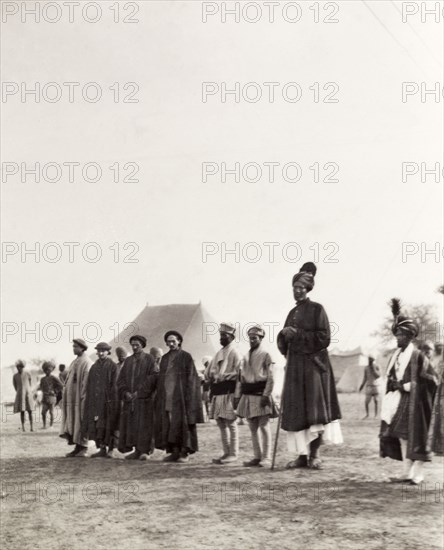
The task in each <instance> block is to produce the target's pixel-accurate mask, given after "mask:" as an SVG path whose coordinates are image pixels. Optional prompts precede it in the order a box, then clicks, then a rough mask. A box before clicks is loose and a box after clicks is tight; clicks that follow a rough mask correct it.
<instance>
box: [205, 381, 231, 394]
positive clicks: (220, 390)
mask: <svg viewBox="0 0 444 550" xmlns="http://www.w3.org/2000/svg"><path fill="white" fill-rule="evenodd" d="M235 389H236V380H223V381H222V382H217V383H213V384H211V386H210V391H211V395H212V396H213V395H227V394H229V393H234V390H235Z"/></svg>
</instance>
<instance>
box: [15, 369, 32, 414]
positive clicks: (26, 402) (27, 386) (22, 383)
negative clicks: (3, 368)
mask: <svg viewBox="0 0 444 550" xmlns="http://www.w3.org/2000/svg"><path fill="white" fill-rule="evenodd" d="M12 383H13V385H14V389H15V391H16V392H17V393H16V396H15V401H14V412H15V413H19V412H24V411H32V409H33V402H34V401H33V398H32V391H31V375H30V374H29V372H26V371H25V370H22V372H21V373H19V372H16V373H15V374H14V376H13V377H12Z"/></svg>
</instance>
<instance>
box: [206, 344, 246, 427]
mask: <svg viewBox="0 0 444 550" xmlns="http://www.w3.org/2000/svg"><path fill="white" fill-rule="evenodd" d="M241 362H242V356H241V354H240V353H239V351H238V350H237V348H236V346H235V343H234V341H233V342H231V343H230V344H228V345H227V346H225V347H223V348H221V349H220V350H219V351H218V352H217V353H216V355H215V356H214V357H213V360H212V361H211V363H210V364H209V365H208V368H207V370H206V371H205V377H206V379H207V380H208V381H209V382H210V393H212V392H211V387H212V386H213V385H214V384H218V383H220V382H232V383H233V385H234V387H235V386H236V382H237V381H238V379H239V372H240V366H241ZM234 391H235V390H234V389H233V391H232V392H230V393H225V394H222V395H213V394H212V395H211V402H210V415H209V416H210V418H213V419H217V418H224V419H225V420H236V413H235V412H234V408H233V398H234Z"/></svg>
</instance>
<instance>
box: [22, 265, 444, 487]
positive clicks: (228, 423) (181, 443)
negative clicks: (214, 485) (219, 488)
mask: <svg viewBox="0 0 444 550" xmlns="http://www.w3.org/2000/svg"><path fill="white" fill-rule="evenodd" d="M316 271H317V269H316V266H315V265H314V264H313V263H311V262H309V263H306V264H304V265H303V266H302V268H301V269H300V271H299V272H298V273H297V274H296V275H295V276H294V277H293V279H292V290H293V296H294V298H295V300H296V306H295V307H294V308H293V309H292V310H291V311H290V313H289V314H288V316H287V319H286V321H285V325H284V328H283V329H282V330H281V332H280V333H279V334H278V338H277V345H278V348H279V351H280V352H281V353H282V354H283V355H284V356H285V359H286V367H285V377H284V386H283V391H282V395H281V403H280V413H279V415H278V411H277V408H276V406H275V404H274V402H273V398H272V391H273V384H274V381H273V360H272V358H271V356H270V354H269V353H268V351H267V350H266V349H264V347H263V346H262V341H263V338H264V336H265V331H264V330H263V328H262V327H261V326H260V325H255V326H253V327H251V328H250V329H249V330H248V339H249V343H250V349H249V351H248V352H247V354H245V356H244V357H242V356H241V354H240V353H239V351H238V349H237V347H236V344H235V327H234V326H233V325H231V324H230V323H222V324H221V325H220V327H219V335H220V344H221V348H220V349H219V350H218V352H217V353H216V354H215V356H214V357H213V358H212V359H211V358H209V357H205V358H204V364H205V372H204V378H205V383H204V390H205V392H208V390H209V396H208V399H206V402H205V405H206V411H207V413H208V416H209V418H212V419H214V420H215V421H216V424H217V426H218V428H219V431H220V439H221V454H220V456H217V457H215V458H214V459H213V460H212V462H213V463H215V464H220V465H224V464H235V463H237V461H238V458H239V437H238V424H237V417H242V418H246V419H247V422H248V425H249V428H250V432H251V440H252V449H253V457H252V458H251V460H248V461H245V462H244V463H243V464H244V466H247V467H255V466H257V467H260V466H267V465H269V464H270V462H271V460H272V436H271V430H270V422H269V420H270V418H273V417H276V416H279V424H278V425H279V427H282V429H283V430H285V431H286V432H287V448H288V451H289V453H290V454H291V455H292V460H291V461H290V462H288V464H287V468H288V469H294V468H310V469H313V470H319V469H322V468H323V464H322V461H321V457H320V447H321V444H322V443H324V442H331V443H336V444H340V443H342V433H341V426H340V419H341V412H340V407H339V402H338V397H337V393H336V387H335V381H334V376H333V370H332V367H331V363H330V360H329V356H328V352H327V348H328V346H329V343H330V326H329V321H328V317H327V314H326V312H325V310H324V308H323V307H322V305H321V304H319V303H316V302H312V301H310V299H309V298H308V297H307V294H308V293H309V292H310V291H311V290H312V289H313V287H314V279H315V275H316ZM392 311H393V315H394V321H393V326H392V331H393V334H394V336H395V338H396V340H397V344H398V348H397V350H396V351H395V352H394V353H393V355H392V357H391V358H390V361H389V365H388V370H387V374H388V378H387V388H386V393H385V395H384V396H383V398H382V407H381V421H382V423H381V430H380V434H379V437H380V455H381V456H382V457H385V456H388V457H390V458H393V459H395V460H402V461H403V462H404V465H405V471H404V475H403V476H401V477H400V478H394V479H393V481H394V482H409V483H413V484H418V483H421V482H422V480H423V477H424V476H423V464H424V462H426V461H429V460H430V459H431V455H432V453H435V454H441V455H442V454H443V453H444V431H443V430H444V429H443V423H442V417H443V398H442V393H443V391H442V386H443V382H442V373H440V374H441V382H440V385H439V388H438V391H436V390H437V386H438V376H437V373H436V372H435V370H434V368H433V366H432V363H431V362H430V361H429V357H428V356H427V353H422V352H421V351H419V350H418V349H416V348H415V346H414V345H413V341H414V339H415V338H416V337H417V335H418V332H419V328H418V325H417V323H416V322H415V320H414V319H411V318H410V317H408V316H405V315H401V309H400V304H399V301H398V300H396V299H394V300H393V301H392ZM164 340H165V343H166V346H167V348H168V352H167V353H166V354H165V355H163V353H162V350H160V349H159V348H152V349H151V350H150V353H149V354H147V353H145V351H144V349H145V347H146V344H147V341H146V338H145V337H144V336H140V335H135V336H132V337H131V338H130V345H131V348H132V351H133V354H132V355H131V356H129V357H127V354H126V351H125V350H124V349H123V348H117V349H116V355H117V358H118V361H117V363H115V362H114V361H113V360H112V359H111V357H110V354H111V351H112V350H111V347H110V346H109V345H108V344H106V343H103V342H102V343H99V344H97V346H96V348H95V349H96V351H97V355H98V358H97V360H96V362H95V363H94V364H93V365H91V363H92V362H91V360H90V358H89V357H88V356H87V355H86V351H87V345H86V343H85V342H84V341H83V340H81V339H75V340H73V351H74V354H75V355H76V359H75V360H74V361H73V362H72V364H71V366H70V367H69V369H68V371H67V376H66V380H65V384H64V387H63V398H62V402H61V409H62V424H61V431H60V436H61V437H63V438H65V439H66V440H67V441H68V444H70V445H75V447H74V450H73V451H71V452H70V453H68V454H67V456H69V457H82V456H86V454H87V445H88V440H93V441H95V443H96V446H97V452H95V453H94V454H93V455H92V457H110V458H111V457H112V456H113V453H114V449H116V448H117V449H118V450H119V451H120V452H121V453H125V454H126V457H125V458H127V459H130V460H135V459H138V460H147V459H148V458H149V457H150V455H151V454H152V453H153V451H154V449H155V448H157V449H161V450H164V451H165V452H166V456H165V458H164V460H165V461H167V462H188V460H189V455H191V454H193V453H195V452H196V451H198V437H197V429H196V426H197V424H199V423H201V422H203V406H202V396H201V379H200V378H199V376H198V373H197V370H196V367H195V364H194V361H193V358H192V356H191V355H190V354H189V353H188V352H187V351H185V350H183V349H182V344H183V337H182V335H181V334H180V333H179V332H177V331H175V330H169V331H168V332H166V334H165V335H164ZM17 370H18V371H19V372H18V373H17V374H16V375H15V377H14V385H15V386H16V389H17V390H18V389H19V388H22V387H23V388H25V389H26V388H27V387H28V386H29V380H28V377H27V376H26V375H25V374H26V373H23V365H22V364H18V365H17ZM46 374H47V377H46V379H45V380H44V384H43V386H45V387H48V388H50V389H51V391H53V393H54V392H56V391H57V388H54V387H53V386H54V384H53V383H52V381H51V378H50V377H49V374H50V373H46ZM380 374H381V373H380V370H379V368H378V367H377V366H376V365H374V361H373V358H371V359H370V361H369V365H368V367H367V369H366V374H365V377H364V380H363V383H362V385H361V389H362V387H363V386H364V385H366V386H367V388H368V389H367V401H366V409H367V415H368V405H369V402H370V400H371V398H372V397H373V398H374V397H375V395H377V394H379V388H378V387H377V386H378V385H379V380H380ZM18 393H19V392H18ZM22 394H23V395H27V393H26V392H25V391H24V392H22ZM435 394H436V396H435ZM22 401H23V399H22ZM25 401H26V400H25ZM26 407H27V404H26V403H24V404H23V403H22V402H21V401H20V399H19V396H18V397H17V399H16V405H15V410H16V411H17V412H19V411H20V412H22V424H23V422H24V412H23V411H26V410H28V409H27V408H26ZM377 407H378V402H377V401H376V400H375V414H376V412H377ZM51 423H52V418H51Z"/></svg>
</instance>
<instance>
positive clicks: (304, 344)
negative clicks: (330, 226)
mask: <svg viewBox="0 0 444 550" xmlns="http://www.w3.org/2000/svg"><path fill="white" fill-rule="evenodd" d="M315 274H316V266H315V265H314V264H313V263H311V262H309V263H307V264H304V265H303V266H302V268H301V270H300V271H299V273H297V274H296V275H295V276H294V277H293V281H292V283H293V295H294V298H295V300H296V307H295V308H293V309H292V310H291V311H290V313H289V314H288V317H287V319H286V321H285V325H284V328H283V329H282V331H281V332H280V333H279V334H278V341H277V343H278V347H279V350H280V351H281V353H282V354H283V355H285V356H286V359H287V365H286V373H285V384H284V388H283V397H282V409H283V410H282V429H283V430H286V431H287V447H288V451H289V452H290V453H291V454H293V455H296V457H297V458H296V459H295V460H292V461H290V462H289V463H288V464H287V468H306V467H308V468H312V469H316V470H317V469H321V468H322V466H321V460H320V454H319V447H320V445H321V443H322V442H323V441H329V442H331V443H336V444H340V443H342V433H341V428H340V424H339V419H340V418H341V411H340V408H339V402H338V397H337V394H336V387H335V381H334V376H333V370H332V368H331V364H330V359H329V357H328V352H327V348H328V346H329V344H330V324H329V322H328V317H327V314H326V313H325V310H324V308H323V307H322V305H321V304H318V303H316V302H312V301H310V299H309V298H307V293H308V292H310V291H311V290H312V289H313V287H314V275H315Z"/></svg>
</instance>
